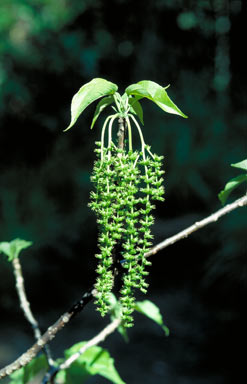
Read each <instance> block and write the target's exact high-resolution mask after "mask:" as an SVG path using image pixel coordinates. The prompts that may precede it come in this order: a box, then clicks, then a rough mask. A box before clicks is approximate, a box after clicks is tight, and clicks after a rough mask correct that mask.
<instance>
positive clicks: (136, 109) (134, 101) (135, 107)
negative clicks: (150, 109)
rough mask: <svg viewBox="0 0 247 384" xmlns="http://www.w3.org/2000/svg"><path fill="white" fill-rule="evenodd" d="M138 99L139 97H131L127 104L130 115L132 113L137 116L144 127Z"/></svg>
mask: <svg viewBox="0 0 247 384" xmlns="http://www.w3.org/2000/svg"><path fill="white" fill-rule="evenodd" d="M139 99H140V97H138V96H135V97H132V98H130V99H129V104H130V106H131V108H130V111H131V112H132V113H134V114H135V115H137V116H138V117H139V119H140V122H141V123H142V125H144V121H143V110H142V106H141V103H139V101H138V100H139Z"/></svg>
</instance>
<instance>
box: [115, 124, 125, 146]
mask: <svg viewBox="0 0 247 384" xmlns="http://www.w3.org/2000/svg"><path fill="white" fill-rule="evenodd" d="M124 133H125V126H124V119H123V118H122V117H119V119H118V133H117V136H118V148H119V149H122V150H123V149H124Z"/></svg>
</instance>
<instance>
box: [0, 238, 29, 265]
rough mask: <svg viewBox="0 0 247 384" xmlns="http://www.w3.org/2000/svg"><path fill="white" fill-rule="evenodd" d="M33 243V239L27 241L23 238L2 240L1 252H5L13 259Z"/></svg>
mask: <svg viewBox="0 0 247 384" xmlns="http://www.w3.org/2000/svg"><path fill="white" fill-rule="evenodd" d="M30 245H32V242H31V241H26V240H22V239H15V240H12V241H10V242H5V241H4V242H2V243H0V253H1V252H2V253H4V254H5V255H6V256H8V260H9V261H12V260H13V259H14V258H16V257H18V256H19V254H20V252H21V251H22V250H23V249H25V248H28V247H30Z"/></svg>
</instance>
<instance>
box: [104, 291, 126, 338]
mask: <svg viewBox="0 0 247 384" xmlns="http://www.w3.org/2000/svg"><path fill="white" fill-rule="evenodd" d="M108 303H109V305H110V317H111V320H115V319H119V318H120V317H121V314H122V305H121V303H120V301H119V300H117V298H116V296H115V295H114V294H113V293H110V294H109V297H108ZM117 330H118V332H119V333H120V335H121V336H122V337H123V339H124V341H125V342H126V343H128V342H129V337H128V333H127V330H126V327H124V326H123V325H122V324H120V325H119V327H118V328H117Z"/></svg>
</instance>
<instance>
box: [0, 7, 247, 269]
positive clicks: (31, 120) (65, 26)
mask: <svg viewBox="0 0 247 384" xmlns="http://www.w3.org/2000/svg"><path fill="white" fill-rule="evenodd" d="M245 11H246V4H245V3H244V2H243V1H237V0H233V1H231V2H228V1H225V0H211V1H209V0H200V1H197V2H195V1H192V0H176V1H172V0H154V1H152V2H151V1H150V2H141V1H135V2H133V1H131V0H109V1H105V2H104V1H102V0H101V1H100V0H91V1H89V0H83V1H82V0H74V1H73V2H70V1H68V0H61V1H55V0H32V1H25V0H12V1H11V2H10V1H8V0H1V2H0V121H1V130H0V172H1V173H0V222H1V239H0V240H1V241H9V240H11V239H12V238H15V237H22V238H25V239H27V240H32V241H33V242H34V249H35V247H36V251H35V252H38V250H39V247H41V249H44V247H49V252H51V251H53V252H54V253H55V255H57V258H58V259H59V260H61V259H63V258H64V260H66V263H67V260H68V258H72V259H73V260H74V262H75V263H78V266H79V265H80V262H81V253H82V251H81V249H83V248H86V249H87V252H86V254H85V255H84V256H83V257H84V263H85V265H86V266H88V264H89V263H88V259H89V258H90V260H91V257H92V253H93V252H94V250H95V247H96V244H95V235H96V231H97V229H96V224H95V218H94V216H93V215H92V214H91V213H90V211H89V209H88V208H87V202H88V196H89V191H90V188H91V184H90V172H91V170H92V165H93V161H94V154H93V146H94V141H95V140H96V139H98V135H99V130H97V124H100V119H99V121H97V124H96V126H95V129H94V130H93V131H90V130H89V126H90V120H89V118H90V116H91V114H92V110H89V112H88V114H87V113H86V114H85V116H84V117H81V118H80V119H79V121H78V122H77V127H75V129H74V130H73V132H69V133H63V132H62V130H63V129H64V128H65V127H66V126H67V125H68V122H69V119H70V112H69V107H70V102H71V97H72V95H73V94H74V93H75V92H76V91H77V90H78V89H79V87H80V86H81V85H82V84H84V83H86V82H88V81H90V80H91V79H92V78H93V77H99V76H100V77H104V78H106V79H108V80H110V81H113V82H116V83H117V84H120V92H121V88H122V90H123V89H125V87H126V86H127V85H128V84H131V83H133V82H136V81H139V80H143V79H147V78H148V79H151V80H154V81H157V82H158V83H159V84H164V85H167V84H169V83H171V87H170V89H169V94H170V95H171V98H172V99H174V100H175V101H176V102H177V104H178V105H179V106H181V108H182V110H183V111H184V113H186V114H187V115H188V116H189V119H188V120H186V121H184V120H183V119H181V118H179V117H174V116H168V115H167V116H164V115H163V113H162V112H160V111H159V109H158V108H157V107H155V106H150V105H148V102H147V103H145V102H144V105H143V107H144V122H145V127H144V135H145V136H146V138H147V142H151V143H153V150H154V151H155V152H156V153H160V154H163V155H165V160H166V164H165V168H166V180H165V185H166V193H167V200H166V203H165V204H164V205H159V206H158V209H157V211H156V214H157V216H159V217H160V219H164V218H168V219H169V218H173V217H182V216H183V215H186V214H188V213H190V212H193V211H198V212H200V215H201V216H203V215H205V214H208V213H209V212H212V211H213V210H215V209H217V208H220V204H219V202H218V200H217V193H218V192H219V190H220V189H222V187H223V186H224V184H225V181H226V180H228V179H229V178H230V177H231V170H230V167H229V164H230V163H236V162H238V161H241V160H242V159H243V158H245V157H246V156H245V152H246V143H245V141H244V140H243V137H244V135H245V133H246V123H247V115H246V108H245V107H246V105H245V100H246V98H244V92H245V89H244V86H243V79H244V77H245V70H246V69H245V66H244V64H243V63H242V60H241V59H242V48H240V47H239V34H240V33H241V25H243V21H244V17H245V16H244V15H245ZM89 109H90V108H89ZM235 196H237V195H235ZM236 215H238V213H236ZM241 217H242V216H241V214H240V216H239V220H238V219H236V220H235V222H236V226H232V227H231V228H230V227H227V225H226V221H224V226H226V227H227V228H230V229H229V231H230V233H231V236H232V238H238V234H239V233H240V232H241V233H242V231H243V227H244V226H246V223H245V222H244V221H243V220H242V218H241ZM229 221H231V220H230V219H229ZM218 228H219V229H218V231H219V232H220V233H221V231H222V228H223V227H222V226H221V224H220V223H219V224H218ZM89 234H90V235H89ZM239 237H241V236H240V235H239ZM241 244H242V247H243V246H244V245H243V242H242V243H241ZM235 245H236V244H235ZM239 246H241V245H239ZM231 249H233V250H232V255H233V254H234V252H235V251H236V249H237V248H234V247H233V248H231ZM234 249H235V250H234ZM205 252H207V250H206V248H205ZM224 253H225V254H226V256H227V255H228V254H229V249H228V250H227V249H226V248H224V245H223V243H222V250H221V258H222V260H224V258H223V256H222V255H223V254H224ZM35 254H36V253H35ZM43 254H44V252H43V253H42V255H43ZM37 255H40V253H37ZM58 255H59V256H58ZM42 257H44V258H45V261H48V260H49V258H48V256H47V258H46V256H42ZM227 257H228V256H227ZM54 260H55V261H54V262H55V263H56V260H57V259H56V257H54ZM40 263H41V261H40ZM93 263H94V262H93ZM37 265H38V264H37V259H36V260H33V261H29V264H28V266H27V268H29V271H34V270H35V268H36V271H37V273H38V267H37ZM66 265H67V264H66ZM76 265H77V264H76ZM73 267H75V265H74V266H73ZM90 268H92V269H93V267H91V264H90ZM84 269H85V270H86V269H87V267H86V268H84ZM79 271H80V268H79V269H78V272H77V273H78V275H79ZM30 273H31V272H30ZM85 274H86V272H85Z"/></svg>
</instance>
